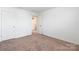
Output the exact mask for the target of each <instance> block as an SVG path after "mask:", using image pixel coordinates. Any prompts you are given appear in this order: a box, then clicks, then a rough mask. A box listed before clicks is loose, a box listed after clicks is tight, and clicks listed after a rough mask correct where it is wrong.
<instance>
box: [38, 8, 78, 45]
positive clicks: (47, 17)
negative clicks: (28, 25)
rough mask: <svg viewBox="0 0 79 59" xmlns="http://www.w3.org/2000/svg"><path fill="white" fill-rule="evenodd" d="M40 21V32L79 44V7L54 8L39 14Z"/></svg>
mask: <svg viewBox="0 0 79 59" xmlns="http://www.w3.org/2000/svg"><path fill="white" fill-rule="evenodd" d="M38 23H39V24H38V32H40V33H42V34H44V35H48V36H51V37H55V38H58V39H61V40H65V41H69V42H73V43H76V44H79V8H71V7H70V8H66V7H65V8H64V7H63V8H52V9H50V10H47V11H45V12H43V13H40V14H39V21H38ZM40 25H41V27H40Z"/></svg>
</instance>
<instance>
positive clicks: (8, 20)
mask: <svg viewBox="0 0 79 59" xmlns="http://www.w3.org/2000/svg"><path fill="white" fill-rule="evenodd" d="M15 25H16V15H15V12H14V11H13V10H12V9H11V8H3V9H2V40H7V39H11V38H15V36H16V32H15V27H16V26H15Z"/></svg>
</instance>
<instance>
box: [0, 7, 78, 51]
mask: <svg viewBox="0 0 79 59" xmlns="http://www.w3.org/2000/svg"><path fill="white" fill-rule="evenodd" d="M78 25H79V7H0V51H79V26H78Z"/></svg>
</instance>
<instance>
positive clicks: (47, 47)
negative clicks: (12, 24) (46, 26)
mask: <svg viewBox="0 0 79 59" xmlns="http://www.w3.org/2000/svg"><path fill="white" fill-rule="evenodd" d="M78 50H79V46H78V45H75V44H72V43H68V42H65V41H62V40H58V39H55V38H51V37H48V36H44V35H41V34H38V33H33V35H31V36H25V37H21V38H16V39H10V40H6V41H3V42H0V51H78Z"/></svg>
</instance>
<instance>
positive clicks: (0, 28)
mask: <svg viewBox="0 0 79 59" xmlns="http://www.w3.org/2000/svg"><path fill="white" fill-rule="evenodd" d="M1 25H2V24H1V8H0V41H1V34H2V32H1Z"/></svg>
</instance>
